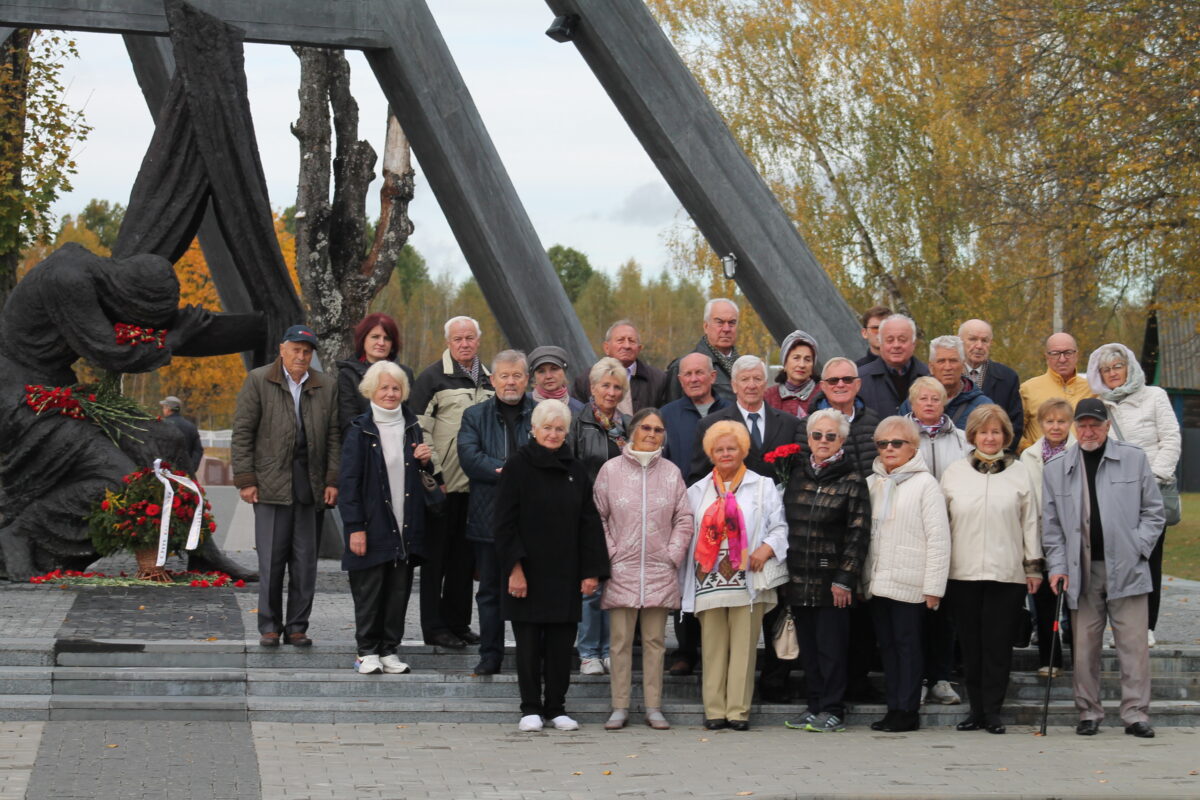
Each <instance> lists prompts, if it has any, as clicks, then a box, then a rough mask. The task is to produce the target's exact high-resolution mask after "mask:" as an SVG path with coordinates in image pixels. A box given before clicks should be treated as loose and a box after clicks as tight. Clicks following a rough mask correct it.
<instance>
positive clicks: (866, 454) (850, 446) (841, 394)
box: [800, 356, 879, 477]
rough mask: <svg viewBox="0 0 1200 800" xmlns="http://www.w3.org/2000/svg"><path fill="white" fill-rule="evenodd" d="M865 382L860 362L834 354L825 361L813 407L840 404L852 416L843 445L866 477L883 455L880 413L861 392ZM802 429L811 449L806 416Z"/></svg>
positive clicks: (802, 434)
mask: <svg viewBox="0 0 1200 800" xmlns="http://www.w3.org/2000/svg"><path fill="white" fill-rule="evenodd" d="M861 384H862V380H861V379H860V378H859V377H858V365H857V364H855V363H854V362H853V361H851V360H850V359H848V358H845V357H843V356H834V357H833V358H831V359H829V360H828V361H826V362H825V367H824V368H823V369H822V370H821V382H820V384H819V385H818V390H819V392H820V393H819V394H818V395H817V398H816V400H815V401H814V402H813V406H812V408H813V411H819V410H820V409H822V408H836V409H837V410H838V411H840V412H842V414H843V415H844V416H845V417H846V419H848V420H850V435H849V436H847V437H846V443H845V444H844V445H843V449H845V451H846V455H847V456H849V457H850V458H852V459H854V463H855V464H857V465H858V469H859V472H861V473H862V475H863V476H864V477H865V476H867V475H870V474H871V465H872V464H874V463H875V457H876V456H877V455H879V450H878V449H877V448H876V447H875V426H877V425H878V424H879V415H878V414H876V413H875V412H874V411H872V410H871V409H870V408H867V404H866V403H864V402H863V400H862V398H861V397H859V396H858V388H859V386H860V385H861ZM806 419H807V418H806ZM800 430H801V437H802V440H803V449H804V452H805V453H807V452H808V427H807V425H806V424H805V421H804V420H801V421H800Z"/></svg>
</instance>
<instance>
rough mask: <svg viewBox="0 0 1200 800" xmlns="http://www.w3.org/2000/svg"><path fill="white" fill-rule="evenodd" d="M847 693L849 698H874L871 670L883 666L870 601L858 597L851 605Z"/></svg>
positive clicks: (876, 669)
mask: <svg viewBox="0 0 1200 800" xmlns="http://www.w3.org/2000/svg"><path fill="white" fill-rule="evenodd" d="M847 662H848V663H847V667H846V694H847V696H848V697H850V698H851V699H857V700H873V699H874V695H875V689H874V687H872V686H871V678H870V673H871V672H872V671H878V670H880V669H882V668H883V666H882V664H880V661H879V643H878V642H876V641H875V623H874V620H872V619H871V601H870V600H861V601H859V602H857V603H855V604H854V605H853V606H851V607H850V645H849V652H848V654H847Z"/></svg>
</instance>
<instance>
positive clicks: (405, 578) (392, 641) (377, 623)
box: [349, 561, 413, 656]
mask: <svg viewBox="0 0 1200 800" xmlns="http://www.w3.org/2000/svg"><path fill="white" fill-rule="evenodd" d="M412 573H413V568H412V566H410V565H409V564H408V563H407V562H404V561H385V562H384V563H382V564H376V565H375V566H373V567H367V568H366V569H353V570H350V573H349V575H350V595H351V596H352V597H353V598H354V639H355V641H356V642H357V644H358V654H359V655H360V656H366V655H372V654H374V655H377V656H390V655H394V654H395V652H396V651H397V650H398V649H399V648H400V640H401V639H403V638H404V617H405V616H406V615H407V614H408V598H409V595H410V594H411V593H412Z"/></svg>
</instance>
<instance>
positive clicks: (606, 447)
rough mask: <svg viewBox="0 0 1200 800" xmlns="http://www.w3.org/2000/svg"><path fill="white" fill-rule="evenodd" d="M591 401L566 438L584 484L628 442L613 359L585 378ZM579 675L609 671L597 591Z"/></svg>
mask: <svg viewBox="0 0 1200 800" xmlns="http://www.w3.org/2000/svg"><path fill="white" fill-rule="evenodd" d="M588 379H589V380H590V382H591V387H592V399H591V400H590V401H588V403H587V404H586V405H585V406H584V407H583V409H582V410H580V411H579V412H577V413H576V414H575V417H574V419H572V420H571V430H570V432H569V433H568V434H567V447H568V448H570V450H571V453H572V454H574V456H575V458H576V459H578V460H579V462H580V463H581V464H583V467H584V469H586V470H587V474H588V482H589V483H592V482H594V481H595V480H596V476H597V475H599V474H600V468H601V467H602V466H604V464H605V462H606V461H608V460H609V459H612V458H616V457H617V456H619V455H621V451H622V450H623V449H625V445H626V443H627V442H628V439H629V415H628V414H624V413H622V412H620V411H618V410H617V405H618V404H619V403H620V402H621V398H623V397H624V396H625V393H626V392H628V391H629V373H627V372H626V371H625V367H623V366H622V365H621V362H620V361H617V360H616V359H615V358H602V359H600V360H599V361H597V362H596V363H595V364H594V365H593V366H592V370H591V372H590V373H589V374H588ZM575 648H576V650H578V651H579V674H581V675H603V674H604V673H605V672H607V671H608V669H609V629H608V614H606V613H605V612H604V610H603V609H602V608H600V591H599V590H596V591H595V592H593V593H592V594H590V595H588V596H587V597H585V598H584V599H583V620H582V621H581V622H580V624H579V641H578V642H577V643H576V645H575Z"/></svg>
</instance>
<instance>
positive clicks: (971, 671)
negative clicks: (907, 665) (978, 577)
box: [946, 581, 1027, 722]
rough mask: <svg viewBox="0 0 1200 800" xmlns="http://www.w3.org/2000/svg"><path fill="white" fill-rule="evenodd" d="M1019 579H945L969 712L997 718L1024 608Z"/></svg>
mask: <svg viewBox="0 0 1200 800" xmlns="http://www.w3.org/2000/svg"><path fill="white" fill-rule="evenodd" d="M1025 594H1026V588H1025V584H1023V583H1001V582H999V581H950V582H949V583H947V584H946V602H947V603H948V604H949V605H950V607H951V609H952V610H953V612H954V624H955V626H956V628H957V630H958V643H959V645H960V646H961V647H962V655H963V673H964V680H963V684H964V685H965V686H966V687H967V698H968V700H969V702H970V704H971V716H972V717H974V718H976V719H985V720H987V721H988V722H999V721H1000V709H1001V708H1002V707H1003V706H1004V694H1005V692H1006V691H1008V677H1009V672H1010V670H1011V669H1012V650H1013V640H1014V639H1016V636H1017V625H1018V623H1019V622H1020V615H1021V614H1025V613H1027V612H1026V611H1025V606H1024V600H1025Z"/></svg>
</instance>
